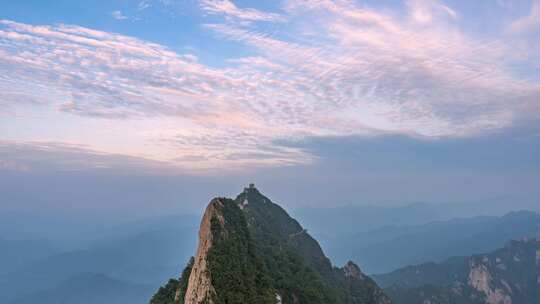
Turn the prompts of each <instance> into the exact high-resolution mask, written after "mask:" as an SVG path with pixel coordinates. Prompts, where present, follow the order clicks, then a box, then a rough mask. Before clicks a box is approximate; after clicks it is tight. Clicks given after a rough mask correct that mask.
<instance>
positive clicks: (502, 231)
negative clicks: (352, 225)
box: [324, 211, 540, 273]
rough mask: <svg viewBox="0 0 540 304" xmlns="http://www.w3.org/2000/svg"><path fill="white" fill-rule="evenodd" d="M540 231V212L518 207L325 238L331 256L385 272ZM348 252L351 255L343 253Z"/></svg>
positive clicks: (369, 270)
mask: <svg viewBox="0 0 540 304" xmlns="http://www.w3.org/2000/svg"><path fill="white" fill-rule="evenodd" d="M539 231H540V214H537V213H534V212H531V211H514V212H510V213H508V214H506V215H504V216H502V217H491V216H480V217H473V218H457V219H451V220H447V221H435V222H430V223H427V224H422V225H415V226H387V227H384V228H379V229H376V230H372V231H368V232H363V233H358V234H356V235H354V236H344V237H343V238H337V239H334V240H331V241H328V240H327V241H326V242H324V244H325V245H326V248H327V251H328V252H329V254H330V256H331V257H333V259H335V260H337V261H340V262H343V261H345V260H347V259H348V257H349V256H350V257H352V258H353V259H354V260H355V261H358V262H359V263H361V264H362V265H364V267H363V268H364V270H365V271H366V272H367V273H384V272H389V271H392V270H394V269H398V268H401V267H404V266H407V265H414V264H421V263H425V262H430V261H435V262H440V261H444V260H445V259H447V258H449V257H452V256H468V255H472V254H476V253H482V252H489V251H492V250H495V249H497V248H501V247H502V246H504V245H505V244H506V243H507V242H508V241H509V240H512V239H517V238H521V237H524V236H534V235H536V233H538V232H539ZM345 254H347V256H345Z"/></svg>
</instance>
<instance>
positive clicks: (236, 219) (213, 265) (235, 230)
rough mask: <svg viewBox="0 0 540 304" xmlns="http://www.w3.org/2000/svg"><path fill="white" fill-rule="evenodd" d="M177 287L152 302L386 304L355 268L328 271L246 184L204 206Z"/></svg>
mask: <svg viewBox="0 0 540 304" xmlns="http://www.w3.org/2000/svg"><path fill="white" fill-rule="evenodd" d="M177 282H179V283H178V288H177V290H176V296H175V297H174V298H172V297H171V296H170V294H172V292H171V290H166V289H164V290H163V291H162V290H160V292H161V294H162V295H163V296H160V293H159V292H158V294H157V295H156V296H155V297H154V298H156V299H165V298H167V297H169V300H168V301H167V300H160V301H161V302H159V301H157V302H151V303H152V304H172V303H174V304H178V303H180V304H182V303H185V304H203V303H204V304H221V303H227V304H251V303H257V304H276V303H282V304H389V303H390V300H389V298H388V297H386V295H385V294H384V293H383V292H382V290H381V289H380V288H379V287H378V286H377V284H376V283H375V282H374V281H373V280H371V279H370V278H369V277H368V276H366V275H364V274H363V273H362V272H361V271H360V268H359V267H358V266H356V265H355V264H354V263H352V262H349V263H347V265H345V266H344V267H343V268H336V267H333V266H332V264H331V263H330V260H329V259H328V258H327V257H326V256H325V255H324V253H323V251H322V249H321V247H320V246H319V244H318V243H317V241H315V239H313V238H312V237H311V236H310V235H309V234H308V232H307V231H306V230H305V229H303V228H302V226H301V225H300V224H299V223H298V222H297V221H296V220H294V219H293V218H291V217H290V216H289V215H288V214H287V212H286V211H285V210H283V209H282V208H281V207H280V206H278V205H276V204H274V203H272V202H271V201H270V199H268V198H267V197H265V196H263V195H262V194H261V193H260V192H259V191H258V190H257V189H255V187H253V186H250V187H249V188H246V189H245V190H244V192H242V193H241V194H239V195H238V196H237V198H236V199H235V200H232V199H226V198H216V199H214V200H212V201H211V202H210V204H209V205H208V207H207V209H206V211H205V213H204V216H203V219H202V221H201V227H200V231H199V246H198V249H197V255H196V256H195V258H194V259H193V263H192V265H191V268H190V265H188V267H187V268H186V270H185V271H184V273H183V275H182V277H181V279H180V280H179V281H177ZM183 282H184V283H183ZM168 285H170V284H168Z"/></svg>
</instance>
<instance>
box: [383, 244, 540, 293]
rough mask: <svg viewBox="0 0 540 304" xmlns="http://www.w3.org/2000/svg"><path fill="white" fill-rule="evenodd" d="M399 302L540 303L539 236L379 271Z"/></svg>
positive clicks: (389, 290)
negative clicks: (467, 254) (483, 251)
mask: <svg viewBox="0 0 540 304" xmlns="http://www.w3.org/2000/svg"><path fill="white" fill-rule="evenodd" d="M374 278H375V280H376V281H377V282H378V283H379V284H380V285H381V286H382V287H384V288H385V291H386V292H387V293H388V294H389V295H390V297H391V298H392V299H393V301H394V302H395V303H396V304H418V303H430V304H532V303H540V237H538V238H524V239H522V240H514V241H510V242H509V243H508V244H507V245H506V246H505V247H504V248H502V249H499V250H495V251H493V252H491V253H487V254H479V255H473V256H471V257H454V258H451V259H448V260H447V261H445V262H443V263H426V264H421V265H416V266H408V267H405V268H402V269H399V270H396V271H394V272H392V273H389V274H384V275H376V276H374Z"/></svg>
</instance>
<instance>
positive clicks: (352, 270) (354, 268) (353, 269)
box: [343, 261, 365, 280]
mask: <svg viewBox="0 0 540 304" xmlns="http://www.w3.org/2000/svg"><path fill="white" fill-rule="evenodd" d="M343 272H344V273H345V277H347V278H354V279H357V280H363V279H365V276H364V274H363V273H362V271H361V270H360V267H358V265H356V264H355V263H353V262H352V261H348V262H347V264H345V266H344V267H343Z"/></svg>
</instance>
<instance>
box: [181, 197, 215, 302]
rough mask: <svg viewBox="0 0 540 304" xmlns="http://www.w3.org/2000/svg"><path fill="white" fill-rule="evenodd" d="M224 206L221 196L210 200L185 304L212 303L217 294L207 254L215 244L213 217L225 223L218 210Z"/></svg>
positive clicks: (203, 219)
mask: <svg viewBox="0 0 540 304" xmlns="http://www.w3.org/2000/svg"><path fill="white" fill-rule="evenodd" d="M220 206H223V203H222V202H221V201H220V199H219V198H216V199H214V200H212V202H210V204H209V205H208V207H207V208H206V211H205V212H204V216H203V218H202V221H201V226H200V228H199V246H198V248H197V255H196V256H195V264H194V265H193V269H192V270H191V275H190V276H189V283H188V288H187V291H186V297H185V299H184V303H185V304H199V303H204V301H205V300H206V301H208V303H209V304H212V303H213V301H212V298H213V296H214V295H215V294H216V291H215V289H214V287H213V286H212V278H211V277H210V275H211V273H210V271H209V269H208V263H207V259H206V257H207V255H208V252H209V251H210V248H211V247H212V244H213V234H212V229H211V227H212V218H214V217H215V218H217V219H219V223H220V224H221V225H223V222H224V220H223V215H222V214H221V213H220V212H218V207H220Z"/></svg>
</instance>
